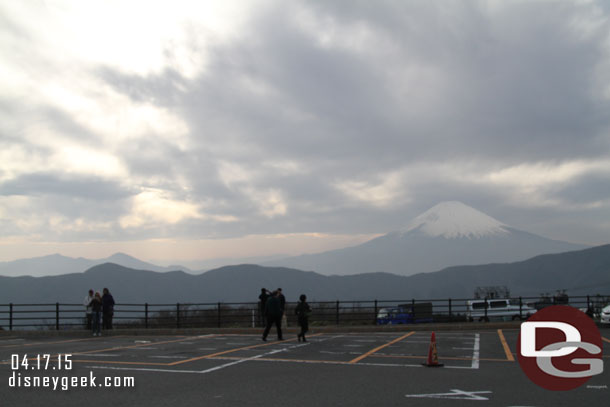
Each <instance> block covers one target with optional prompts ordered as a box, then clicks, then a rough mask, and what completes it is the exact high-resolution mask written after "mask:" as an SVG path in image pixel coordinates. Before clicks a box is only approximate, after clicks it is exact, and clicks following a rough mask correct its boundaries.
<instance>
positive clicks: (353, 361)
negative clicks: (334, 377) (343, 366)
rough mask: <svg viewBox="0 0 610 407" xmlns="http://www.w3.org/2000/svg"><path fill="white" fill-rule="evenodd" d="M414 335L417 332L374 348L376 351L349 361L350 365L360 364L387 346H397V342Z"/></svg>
mask: <svg viewBox="0 0 610 407" xmlns="http://www.w3.org/2000/svg"><path fill="white" fill-rule="evenodd" d="M414 333H415V331H411V332H409V333H408V334H405V335H403V336H401V337H400V338H396V339H394V340H392V341H390V342H388V343H386V344H383V345H381V346H378V347H376V348H374V349H371V350H370V351H368V352H366V353H364V354H362V355H360V356H358V357H357V358H354V359H352V360H350V361H349V363H358V362H360V361H361V360H362V359H364V358H366V357H369V356H371V355H372V354H373V353H375V352H377V351H380V350H381V349H383V348H385V347H387V346H390V345H393V344H395V343H396V342H399V341H402V340H403V339H405V338H407V337H409V336H411V335H413V334H414Z"/></svg>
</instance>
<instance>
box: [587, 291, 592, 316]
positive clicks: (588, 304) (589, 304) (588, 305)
mask: <svg viewBox="0 0 610 407" xmlns="http://www.w3.org/2000/svg"><path fill="white" fill-rule="evenodd" d="M590 309H591V302H590V299H589V296H588V295H587V312H589V310H590Z"/></svg>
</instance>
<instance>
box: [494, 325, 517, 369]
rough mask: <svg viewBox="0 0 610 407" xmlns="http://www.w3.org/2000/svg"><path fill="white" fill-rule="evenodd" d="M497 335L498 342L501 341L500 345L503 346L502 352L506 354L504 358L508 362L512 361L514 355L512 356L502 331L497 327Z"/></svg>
mask: <svg viewBox="0 0 610 407" xmlns="http://www.w3.org/2000/svg"><path fill="white" fill-rule="evenodd" d="M498 337H500V342H502V347H503V348H504V353H505V354H506V360H507V361H509V362H514V361H515V357H514V356H513V353H512V352H511V351H510V347H509V346H508V343H507V342H506V338H505V337H504V333H502V330H501V329H498Z"/></svg>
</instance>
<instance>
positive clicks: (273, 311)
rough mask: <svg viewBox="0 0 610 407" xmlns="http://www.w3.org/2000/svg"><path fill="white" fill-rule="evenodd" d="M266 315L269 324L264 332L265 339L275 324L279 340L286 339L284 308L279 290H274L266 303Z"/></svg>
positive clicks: (264, 339)
mask: <svg viewBox="0 0 610 407" xmlns="http://www.w3.org/2000/svg"><path fill="white" fill-rule="evenodd" d="M265 317H266V318H267V326H266V327H265V331H264V332H263V341H266V340H267V335H269V331H270V330H271V326H272V325H274V324H275V327H276V329H277V339H278V340H279V341H282V340H284V338H282V308H281V303H280V298H279V297H278V292H277V291H274V292H273V293H272V294H271V296H270V297H269V298H267V303H266V304H265Z"/></svg>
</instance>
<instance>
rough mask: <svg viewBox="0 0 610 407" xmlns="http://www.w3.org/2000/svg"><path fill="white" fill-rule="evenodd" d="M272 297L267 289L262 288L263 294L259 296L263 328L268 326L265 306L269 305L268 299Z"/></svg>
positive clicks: (259, 309)
mask: <svg viewBox="0 0 610 407" xmlns="http://www.w3.org/2000/svg"><path fill="white" fill-rule="evenodd" d="M270 295H271V292H269V290H267V289H266V288H261V294H260V295H259V296H258V311H259V315H260V323H261V326H266V325H267V323H266V318H265V305H267V298H269V296H270Z"/></svg>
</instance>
